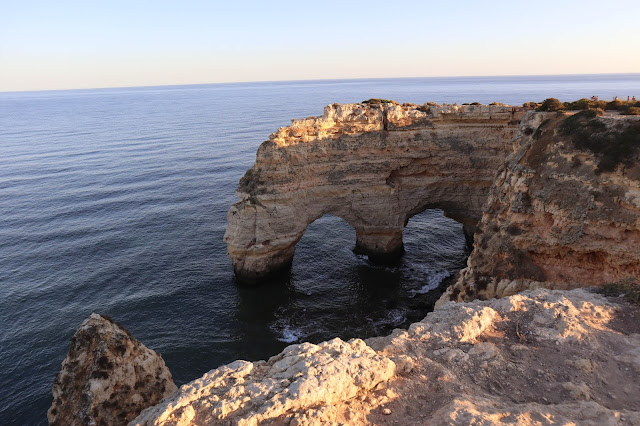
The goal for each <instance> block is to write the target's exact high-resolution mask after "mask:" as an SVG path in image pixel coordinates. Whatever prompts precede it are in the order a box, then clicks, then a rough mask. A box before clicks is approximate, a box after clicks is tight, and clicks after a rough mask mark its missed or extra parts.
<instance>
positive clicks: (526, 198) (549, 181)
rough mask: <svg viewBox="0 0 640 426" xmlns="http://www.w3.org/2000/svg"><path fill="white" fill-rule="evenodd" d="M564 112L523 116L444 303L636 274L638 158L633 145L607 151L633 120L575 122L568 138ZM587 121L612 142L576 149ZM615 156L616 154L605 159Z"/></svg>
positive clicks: (639, 254) (639, 268)
mask: <svg viewBox="0 0 640 426" xmlns="http://www.w3.org/2000/svg"><path fill="white" fill-rule="evenodd" d="M567 117H568V116H567V115H563V114H556V113H529V114H528V115H527V116H526V117H524V119H523V121H522V124H521V127H520V133H519V135H518V137H517V139H516V143H517V145H516V148H517V151H516V152H515V153H514V154H513V155H512V156H511V157H510V158H509V159H508V160H507V162H506V164H505V165H504V166H503V167H502V168H501V169H500V170H499V172H498V175H497V177H496V180H495V182H494V184H493V185H492V188H491V190H490V193H489V197H488V200H487V203H486V205H485V208H484V213H483V215H482V221H481V223H480V225H479V231H478V232H477V233H476V236H475V244H474V250H473V252H472V253H471V256H470V257H469V260H468V267H467V268H466V269H464V270H463V271H462V272H461V274H460V276H459V279H458V281H457V282H456V283H455V285H454V286H452V287H451V288H449V290H448V291H447V293H446V294H445V295H443V297H442V299H441V300H442V301H445V300H471V299H476V298H482V299H486V298H491V297H503V296H506V295H510V294H515V293H517V292H519V291H522V290H524V289H527V288H537V287H548V288H574V287H581V286H585V285H599V284H603V283H606V282H613V281H618V280H621V279H624V278H629V277H636V278H637V277H640V249H639V247H640V161H639V159H638V158H637V154H634V152H633V150H629V152H628V153H627V152H626V151H625V152H624V153H623V154H624V155H622V156H619V155H618V153H617V152H615V150H620V149H622V148H624V147H622V145H623V144H624V141H623V137H621V135H622V133H623V132H624V131H625V130H627V129H630V126H638V125H639V124H640V123H638V121H637V119H635V118H630V117H620V116H617V117H616V116H609V117H599V118H593V119H592V120H591V121H588V120H584V119H582V120H574V124H575V127H576V128H578V129H582V130H581V132H583V134H578V136H577V139H575V138H573V140H572V137H571V135H570V134H565V133H567V132H566V131H565V130H563V129H565V128H566V121H565V120H566V119H567ZM576 118H577V117H576ZM563 126H564V127H563ZM589 128H593V129H597V130H593V131H596V132H600V133H601V134H608V135H610V136H611V137H612V139H611V140H612V141H613V142H614V143H612V144H611V147H607V148H606V149H602V152H601V153H600V154H598V155H595V154H594V153H593V152H591V150H589V149H585V148H582V149H579V148H578V147H581V146H582V145H584V141H583V140H581V139H580V138H588V137H589V134H588V133H584V132H586V130H584V129H589ZM600 140H601V141H602V142H598V143H606V138H600ZM621 147H622V148H621ZM596 148H598V149H600V147H596ZM616 156H618V157H621V158H622V159H623V160H624V161H622V162H621V164H619V165H617V166H613V165H612V164H611V161H613V160H612V159H615V158H616ZM605 167H606V169H605V170H607V169H610V171H602V169H603V168H605Z"/></svg>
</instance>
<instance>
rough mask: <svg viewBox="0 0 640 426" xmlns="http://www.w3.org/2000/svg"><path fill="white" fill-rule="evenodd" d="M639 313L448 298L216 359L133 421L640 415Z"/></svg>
mask: <svg viewBox="0 0 640 426" xmlns="http://www.w3.org/2000/svg"><path fill="white" fill-rule="evenodd" d="M637 315H640V311H639V310H638V308H637V306H632V305H628V304H625V303H621V302H620V301H619V300H616V299H607V298H605V297H603V296H601V295H598V294H594V293H590V292H588V291H585V290H583V289H578V290H573V291H550V290H544V289H540V290H536V291H533V292H525V293H522V294H518V295H515V296H512V297H508V298H503V299H494V300H491V301H474V302H471V303H464V304H462V303H447V304H445V305H444V306H442V307H441V308H439V309H437V310H436V311H434V312H433V313H430V314H429V315H428V316H427V317H426V318H425V319H424V320H422V321H420V322H418V323H415V324H412V325H411V326H410V327H409V329H408V330H396V331H394V332H393V333H392V334H391V335H390V336H386V337H377V338H372V339H368V341H367V343H366V344H365V342H363V341H361V340H358V339H355V340H352V341H350V342H348V343H347V342H343V341H341V340H339V339H334V340H332V341H329V342H325V343H321V344H319V345H312V344H309V343H304V344H301V345H293V346H290V347H288V348H287V349H285V350H284V351H283V352H282V353H280V354H279V355H276V356H275V357H273V358H271V359H270V360H269V361H267V362H264V361H259V362H254V363H250V362H245V361H236V362H234V363H231V364H229V365H226V366H223V367H220V368H218V369H216V370H212V371H210V372H209V373H207V374H205V375H204V376H203V377H202V378H200V379H197V380H195V381H193V382H191V383H188V384H186V385H184V386H182V387H181V388H180V390H179V391H178V392H177V393H176V394H175V395H173V396H172V397H171V398H169V399H167V400H165V401H163V402H162V403H161V404H159V405H157V406H155V407H151V408H149V409H147V410H145V411H143V412H142V413H141V414H140V416H139V417H138V418H136V419H135V420H134V421H133V422H132V423H131V424H134V425H178V424H180V425H186V424H232V425H236V424H237V425H257V424H291V425H338V424H403V425H424V424H430V425H449V424H497V423H518V424H555V423H560V424H565V423H566V424H569V423H573V422H575V423H577V424H588V425H599V426H600V425H619V424H640V401H638V398H637V395H638V393H639V392H640V334H637V333H638V331H640V329H639V328H638V325H637V321H636V320H634V318H637Z"/></svg>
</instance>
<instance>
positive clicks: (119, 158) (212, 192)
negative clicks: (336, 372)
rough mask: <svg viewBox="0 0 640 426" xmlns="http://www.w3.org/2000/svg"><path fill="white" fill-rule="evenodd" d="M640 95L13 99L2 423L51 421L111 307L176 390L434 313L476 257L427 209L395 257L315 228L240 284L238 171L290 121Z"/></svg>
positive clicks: (563, 79)
mask: <svg viewBox="0 0 640 426" xmlns="http://www.w3.org/2000/svg"><path fill="white" fill-rule="evenodd" d="M593 95H597V96H599V97H600V98H601V99H611V98H613V97H614V96H618V97H620V98H624V99H626V97H627V96H634V95H635V96H636V97H639V98H640V74H625V75H622V74H621V75H588V76H537V77H475V78H471V77H465V78H413V79H366V80H331V81H300V82H268V83H237V84H212V85H190V86H170V87H140V88H122V89H99V90H98V89H96V90H69V91H49V92H15V93H0V348H1V349H0V383H2V384H3V386H2V389H1V390H0V400H1V401H2V404H0V424H2V425H12V424H25V425H35V424H45V423H46V411H47V409H48V407H49V406H50V404H51V401H52V396H51V386H52V384H53V380H54V377H55V374H56V373H57V372H58V370H59V368H60V364H61V362H62V360H63V359H64V357H65V355H66V352H67V349H68V345H69V340H70V338H71V336H72V335H73V333H74V332H75V330H76V329H77V328H78V326H79V325H80V323H81V322H82V321H83V320H84V319H85V318H87V317H88V316H89V315H90V314H91V313H92V312H97V313H102V314H108V315H110V316H111V317H113V319H114V320H116V321H118V322H119V323H121V324H122V325H124V326H125V327H126V328H127V329H129V330H130V331H131V332H132V333H133V334H134V335H135V336H136V337H137V338H138V339H139V340H140V341H141V342H143V343H144V344H145V345H147V346H148V347H150V348H152V349H154V350H156V351H158V352H160V353H161V354H162V356H163V358H164V360H165V362H166V364H167V366H168V367H169V368H170V370H171V372H172V374H173V377H174V379H175V381H176V383H177V384H178V385H180V384H183V383H185V382H188V381H190V380H193V379H195V378H197V377H199V376H201V375H202V374H203V373H205V372H207V371H209V370H210V369H213V368H216V367H218V366H220V365H223V364H226V363H229V362H231V361H233V360H235V359H246V360H257V359H265V358H268V357H269V356H271V355H275V354H276V353H278V352H279V351H281V350H282V349H283V348H284V347H286V346H287V345H289V344H291V343H297V342H302V341H311V342H319V341H322V340H326V339H329V338H332V337H335V336H339V337H341V338H343V339H349V338H352V337H355V336H358V337H369V336H374V335H382V334H387V333H389V332H390V331H391V330H393V329H394V328H398V327H406V326H408V324H410V323H411V322H415V321H418V320H420V319H421V318H423V317H424V316H425V315H426V314H427V313H428V312H429V311H430V310H432V308H433V303H434V302H435V300H436V299H437V298H438V296H439V295H440V293H441V292H442V288H443V286H445V285H446V283H447V278H448V277H449V279H450V277H451V276H452V275H453V274H454V273H455V272H456V271H457V270H459V269H460V268H461V267H464V265H465V262H466V258H467V256H468V254H469V251H468V248H467V247H466V244H465V239H464V235H463V233H462V229H461V226H460V225H459V224H458V223H456V222H454V221H452V220H450V219H447V218H444V217H443V216H442V212H440V211H437V210H430V211H426V212H424V213H421V214H419V215H417V216H414V217H413V218H412V219H411V220H410V221H409V224H408V226H407V228H406V230H405V232H404V241H405V249H406V253H405V254H404V256H403V257H402V259H401V260H400V261H399V262H398V263H397V264H396V265H392V266H378V265H374V264H371V263H369V262H368V260H367V259H366V257H363V256H359V255H356V254H354V252H353V251H352V249H353V247H354V245H355V232H354V231H353V229H352V228H351V227H350V226H349V225H348V224H347V223H346V222H344V221H343V220H342V219H339V218H337V217H333V216H324V217H322V218H320V219H318V220H317V221H316V222H314V223H313V224H311V225H310V226H309V227H308V229H307V231H306V233H305V235H304V237H303V238H302V240H301V241H300V243H299V244H298V246H297V248H296V254H295V258H294V262H293V266H292V268H291V272H290V273H289V274H287V275H285V276H283V277H279V278H278V279H274V280H272V281H271V282H268V283H265V284H264V285H261V286H258V287H243V286H238V285H237V284H236V282H235V280H234V276H233V271H232V268H231V262H230V260H229V259H228V257H227V256H226V246H225V244H224V242H223V241H222V237H223V235H224V231H225V227H226V213H227V210H228V209H229V206H230V205H231V204H233V203H234V202H236V201H237V199H236V196H235V193H234V191H235V188H236V186H237V183H238V180H239V179H240V177H241V176H242V175H243V174H244V172H245V171H246V169H247V168H249V167H251V165H252V164H253V162H254V160H255V152H256V149H257V148H258V146H259V145H260V143H261V142H262V141H264V140H266V139H267V138H268V136H269V134H270V133H272V132H273V131H275V130H276V129H277V128H278V127H282V126H286V125H288V124H289V123H290V120H291V119H292V118H302V117H307V116H312V115H321V114H322V109H323V107H324V106H325V105H327V104H330V103H334V102H340V103H346V102H360V101H363V100H365V99H369V98H387V99H395V100H397V101H399V102H415V103H424V102H426V101H433V102H439V103H454V102H457V103H463V102H482V103H490V102H494V101H497V102H503V103H508V104H515V105H520V104H522V103H523V102H526V101H542V100H543V99H545V98H547V97H556V98H559V99H561V100H575V99H579V98H582V97H591V96H593Z"/></svg>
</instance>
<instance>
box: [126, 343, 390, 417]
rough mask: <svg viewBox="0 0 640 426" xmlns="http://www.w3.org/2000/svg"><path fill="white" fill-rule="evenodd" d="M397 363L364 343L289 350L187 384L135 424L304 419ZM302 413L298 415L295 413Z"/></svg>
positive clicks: (379, 378)
mask: <svg viewBox="0 0 640 426" xmlns="http://www.w3.org/2000/svg"><path fill="white" fill-rule="evenodd" d="M394 372H395V364H394V363H393V362H392V361H391V360H390V359H389V358H387V357H384V356H380V355H378V354H376V353H375V351H374V350H372V349H371V348H369V347H368V346H367V345H366V344H365V343H364V342H363V341H362V340H358V339H356V340H353V341H351V342H349V343H347V342H343V341H342V340H340V339H334V340H331V341H328V342H324V343H321V344H319V345H312V344H310V343H303V344H300V345H293V346H289V347H288V348H287V349H285V350H284V351H283V352H281V353H280V354H279V355H276V356H274V357H272V358H271V359H269V361H267V362H265V361H258V362H253V363H252V362H247V361H236V362H234V363H231V364H228V365H226V366H224V367H220V368H218V369H216V370H213V371H211V372H209V373H207V374H205V375H204V376H203V377H202V378H200V379H198V380H195V381H193V382H191V383H189V384H186V385H184V386H182V387H181V388H180V391H179V392H178V393H177V394H176V395H174V396H172V397H171V398H170V399H168V400H165V401H163V403H162V404H159V405H158V406H156V407H152V408H149V409H147V410H145V411H144V412H143V413H142V414H141V415H140V416H139V417H138V418H137V419H136V420H135V421H134V422H133V424H136V425H167V424H199V425H204V424H220V423H222V422H223V421H225V420H226V421H227V423H228V422H232V423H233V424H238V425H255V424H259V423H264V422H269V421H272V420H275V419H278V418H281V417H282V416H287V417H289V416H291V417H293V418H294V419H296V421H304V419H305V418H307V417H308V415H309V414H310V413H309V412H308V410H313V409H315V407H327V406H332V405H334V404H339V403H342V402H344V401H346V400H349V399H351V398H353V397H355V396H357V395H358V394H361V393H362V392H366V391H369V390H370V389H372V388H374V387H375V386H376V385H378V384H379V383H381V382H384V381H387V380H389V379H390V378H391V377H393V375H394ZM296 413H300V415H298V416H297V415H296Z"/></svg>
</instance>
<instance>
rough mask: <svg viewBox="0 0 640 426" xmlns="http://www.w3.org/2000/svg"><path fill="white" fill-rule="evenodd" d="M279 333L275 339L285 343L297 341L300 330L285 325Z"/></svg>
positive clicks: (300, 335)
mask: <svg viewBox="0 0 640 426" xmlns="http://www.w3.org/2000/svg"><path fill="white" fill-rule="evenodd" d="M280 333H281V336H280V337H277V339H278V340H279V341H281V342H285V343H294V342H297V341H298V340H300V337H302V331H301V330H296V329H293V330H292V329H290V328H289V327H288V326H285V327H284V329H283V330H282V331H281V332H280Z"/></svg>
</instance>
